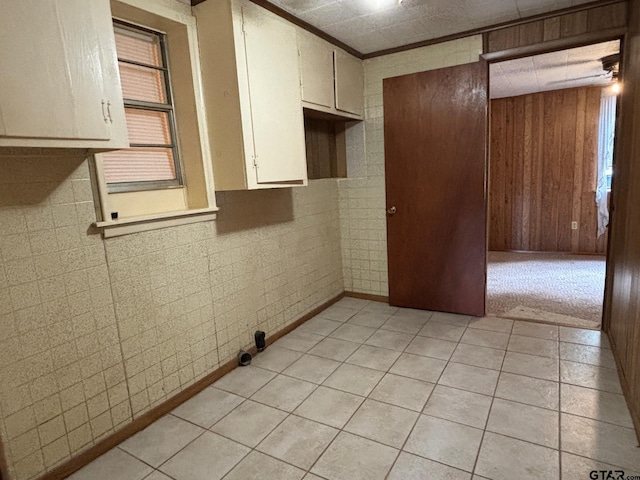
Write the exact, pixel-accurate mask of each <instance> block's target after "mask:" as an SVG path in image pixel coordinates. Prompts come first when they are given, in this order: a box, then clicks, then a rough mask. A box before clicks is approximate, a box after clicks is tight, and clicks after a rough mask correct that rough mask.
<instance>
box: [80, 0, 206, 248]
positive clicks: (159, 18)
mask: <svg viewBox="0 0 640 480" xmlns="http://www.w3.org/2000/svg"><path fill="white" fill-rule="evenodd" d="M111 6H112V10H113V12H112V13H113V17H114V19H117V20H122V21H123V22H126V23H128V24H132V25H134V26H135V25H139V26H140V27H142V28H147V29H151V30H155V31H158V32H161V33H165V34H167V35H168V37H169V41H170V42H171V30H172V29H177V30H176V31H179V32H180V35H176V36H175V37H173V38H176V39H178V38H179V42H181V43H180V47H181V51H182V52H185V53H186V52H188V55H182V57H186V58H180V59H179V60H180V61H188V62H189V64H190V69H185V68H181V69H180V72H179V73H180V75H181V78H182V79H181V80H180V83H178V82H173V88H174V91H173V94H174V98H175V97H177V96H178V95H179V94H180V95H181V96H182V98H185V95H188V100H189V103H190V104H191V105H189V108H186V109H184V108H183V117H182V118H184V112H185V110H186V111H188V112H189V118H188V120H189V122H188V123H189V124H190V126H192V127H193V128H186V130H187V133H186V134H185V135H186V136H188V139H185V143H186V144H187V145H188V146H189V149H191V150H192V151H193V152H196V153H197V155H189V154H188V152H185V151H184V150H182V151H181V160H182V161H181V165H182V169H183V172H185V173H184V175H185V177H184V179H185V182H184V183H185V185H181V186H177V187H169V188H163V189H160V190H138V191H129V192H112V191H109V186H108V185H107V183H106V180H105V177H104V169H103V165H102V158H101V155H100V154H96V155H95V157H94V161H93V162H90V166H91V168H92V170H93V171H94V175H93V178H94V182H95V185H94V187H95V190H96V192H97V197H98V198H97V202H96V203H97V205H96V214H97V217H98V221H97V222H96V226H97V228H99V229H100V230H101V231H102V233H103V235H104V237H113V236H118V235H126V234H130V233H135V232H140V231H146V230H154V229H157V228H164V227H168V226H173V225H183V224H187V223H195V222H200V221H207V220H213V219H215V218H216V212H217V211H218V207H217V206H216V199H215V187H214V183H213V169H212V161H211V147H210V144H209V135H208V131H207V124H206V112H205V106H204V101H203V93H202V76H201V75H202V74H201V72H202V69H201V65H200V55H199V50H198V34H197V29H196V19H195V17H194V16H193V15H192V13H191V8H190V6H189V5H186V4H183V3H180V2H177V1H176V0H112V1H111ZM147 17H148V18H150V19H152V20H151V21H146V20H147ZM176 41H178V40H176ZM174 60H175V59H174ZM174 68H175V61H174ZM186 70H190V71H186ZM174 74H175V70H174ZM187 77H188V82H187V83H188V84H187V83H183V82H185V81H186V80H185V78H187ZM181 86H183V87H184V86H186V87H187V88H185V89H184V90H182V91H181V92H178V90H176V89H179V88H181ZM193 107H195V108H193ZM174 108H175V109H176V111H178V110H179V106H178V104H177V103H175V104H174ZM194 110H195V118H193V116H192V113H191V112H193V111H194ZM176 116H177V122H180V121H181V117H180V115H179V112H176ZM181 133H182V132H181V131H178V133H177V135H178V138H180V137H181ZM195 137H197V141H194V139H195ZM183 146H184V144H183ZM190 170H191V177H190ZM194 172H195V173H194ZM112 185H114V184H112ZM189 190H191V191H189ZM191 197H194V198H196V200H194V199H193V198H191ZM180 198H183V199H184V201H183V202H182V203H181V204H180V205H177V203H176V200H177V199H178V200H179V199H180ZM178 203H180V202H178ZM133 205H138V207H133ZM130 206H131V207H130ZM140 206H142V207H140ZM147 207H148V208H147ZM116 211H117V213H116ZM114 214H115V215H114Z"/></svg>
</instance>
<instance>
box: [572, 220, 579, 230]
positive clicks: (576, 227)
mask: <svg viewBox="0 0 640 480" xmlns="http://www.w3.org/2000/svg"><path fill="white" fill-rule="evenodd" d="M577 229H578V222H571V230H577Z"/></svg>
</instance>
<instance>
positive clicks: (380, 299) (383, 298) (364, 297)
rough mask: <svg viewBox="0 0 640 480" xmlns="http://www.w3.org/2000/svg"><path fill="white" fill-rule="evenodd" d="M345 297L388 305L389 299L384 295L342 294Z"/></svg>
mask: <svg viewBox="0 0 640 480" xmlns="http://www.w3.org/2000/svg"><path fill="white" fill-rule="evenodd" d="M344 296H345V297H351V298H360V299H361V300H371V301H373V302H382V303H389V297H388V296H384V295H372V294H370V293H360V292H344Z"/></svg>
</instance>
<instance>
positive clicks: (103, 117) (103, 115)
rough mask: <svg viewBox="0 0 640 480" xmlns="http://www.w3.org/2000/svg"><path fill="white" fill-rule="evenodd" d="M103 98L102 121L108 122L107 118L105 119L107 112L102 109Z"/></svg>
mask: <svg viewBox="0 0 640 480" xmlns="http://www.w3.org/2000/svg"><path fill="white" fill-rule="evenodd" d="M104 103H105V102H104V100H102V119H103V120H104V123H109V120H108V119H107V114H106V113H105V110H104Z"/></svg>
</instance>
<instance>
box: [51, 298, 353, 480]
mask: <svg viewBox="0 0 640 480" xmlns="http://www.w3.org/2000/svg"><path fill="white" fill-rule="evenodd" d="M344 297H345V292H343V293H340V294H338V295H336V296H335V297H333V298H332V299H331V300H328V301H326V302H325V303H323V304H322V305H320V306H318V307H316V308H314V309H313V310H311V311H310V312H309V313H306V314H305V315H303V316H302V317H300V318H299V319H298V320H296V321H295V322H293V323H291V324H290V325H287V326H286V327H284V328H283V329H281V330H278V331H277V332H276V333H274V334H273V335H271V336H269V338H267V342H266V343H267V346H269V345H271V344H272V343H274V342H275V341H276V340H278V339H280V338H282V337H283V336H285V335H286V334H288V333H290V332H292V331H293V330H295V329H296V328H298V327H299V326H300V325H302V324H303V323H305V322H306V321H308V320H310V319H311V318H313V317H315V316H316V315H317V314H319V313H320V312H322V311H323V310H326V309H327V308H329V307H330V306H331V305H333V304H334V303H336V302H338V301H339V300H341V299H342V298H344ZM247 351H248V352H249V353H251V355H252V356H254V355H256V353H257V352H256V347H255V346H253V347H251V348H249V349H248V350H247ZM236 367H238V361H237V360H236V359H235V358H234V359H232V360H229V361H228V362H227V363H225V364H224V365H222V366H221V367H219V368H218V369H216V370H215V371H213V372H211V373H210V374H208V375H207V376H205V377H203V378H201V379H200V380H198V381H197V382H196V383H194V384H193V385H191V386H190V387H188V388H186V389H185V390H183V391H182V392H180V393H178V394H177V395H175V396H173V397H171V398H170V399H168V400H166V401H165V402H163V403H161V404H160V405H158V406H157V407H154V408H153V409H151V410H149V411H148V412H146V413H145V414H143V415H141V416H140V417H138V418H136V419H135V420H133V422H131V423H129V424H128V425H126V426H124V427H123V428H121V429H120V430H118V431H117V432H114V433H113V434H111V435H109V436H108V437H107V438H105V439H104V440H101V441H100V442H98V443H96V444H95V445H93V446H92V447H91V448H89V449H88V450H85V451H84V452H82V453H81V454H79V455H78V456H76V457H74V458H72V459H71V460H69V461H68V462H66V463H64V464H62V465H60V466H59V467H57V468H55V469H54V470H51V471H50V472H47V473H45V474H44V475H43V476H42V477H40V480H62V479H64V478H67V477H68V476H69V475H71V474H72V473H74V472H77V471H78V470H80V469H81V468H82V467H84V466H85V465H88V464H89V463H91V462H92V461H93V460H95V459H96V458H98V457H99V456H100V455H102V454H104V453H106V452H108V451H109V450H111V449H112V448H114V447H115V446H117V445H119V444H120V443H122V442H124V441H125V440H126V439H128V438H130V437H132V436H133V435H135V434H136V433H138V432H139V431H140V430H143V429H145V428H146V427H148V426H149V425H151V424H152V423H153V422H155V421H156V420H158V419H159V418H161V417H163V416H164V415H166V414H167V413H169V412H170V411H171V410H173V409H174V408H176V407H178V406H179V405H181V404H182V403H184V402H186V401H187V400H189V399H190V398H191V397H193V396H194V395H196V394H197V393H200V392H201V391H202V390H204V389H205V388H207V387H208V386H210V385H211V384H212V383H214V382H215V381H216V380H219V379H220V378H222V377H223V376H224V375H226V374H227V373H229V372H231V371H232V370H234V369H235V368H236Z"/></svg>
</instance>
